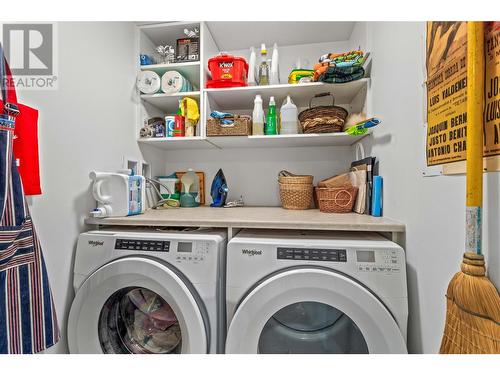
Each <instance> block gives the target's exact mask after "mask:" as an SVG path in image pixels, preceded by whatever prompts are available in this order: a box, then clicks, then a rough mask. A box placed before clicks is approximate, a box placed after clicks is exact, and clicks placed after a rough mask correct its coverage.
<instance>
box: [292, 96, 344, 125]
mask: <svg viewBox="0 0 500 375" xmlns="http://www.w3.org/2000/svg"><path fill="white" fill-rule="evenodd" d="M324 96H331V97H332V105H331V106H317V107H313V106H312V101H313V100H314V99H315V98H320V97H324ZM347 115H348V112H347V111H346V110H345V109H344V108H342V107H339V106H336V105H335V98H334V97H333V95H332V94H330V93H322V94H317V95H315V96H313V97H312V98H311V100H310V101H309V108H308V109H306V110H304V111H302V112H300V114H299V122H300V125H301V126H302V131H303V133H305V134H310V133H336V132H341V131H342V130H343V127H344V122H345V119H346V117H347Z"/></svg>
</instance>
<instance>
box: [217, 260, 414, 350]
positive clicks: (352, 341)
mask: <svg viewBox="0 0 500 375" xmlns="http://www.w3.org/2000/svg"><path fill="white" fill-rule="evenodd" d="M226 352H227V353H317V354H320V353H406V344H405V340H404V338H403V335H402V334H401V331H400V329H399V327H398V325H397V323H396V321H395V319H394V318H393V316H392V315H391V313H390V312H389V311H388V310H387V308H386V307H385V305H384V304H383V303H382V302H381V301H380V300H379V299H378V298H377V297H376V296H374V295H373V293H372V292H370V291H369V290H368V289H367V288H366V287H364V286H363V285H361V284H359V283H358V282H357V281H355V280H353V279H351V278H349V277H347V276H345V275H343V274H341V273H338V272H335V271H334V270H330V269H323V268H294V269H288V270H284V271H282V272H280V273H278V274H274V275H272V276H270V277H268V278H266V279H264V280H262V281H261V282H259V283H258V284H256V285H255V286H254V287H253V288H252V289H251V290H250V292H249V293H247V294H246V295H245V296H244V297H243V299H242V301H240V303H239V305H238V306H237V308H236V311H235V314H234V316H233V317H232V319H231V320H230V325H229V329H228V333H227V340H226Z"/></svg>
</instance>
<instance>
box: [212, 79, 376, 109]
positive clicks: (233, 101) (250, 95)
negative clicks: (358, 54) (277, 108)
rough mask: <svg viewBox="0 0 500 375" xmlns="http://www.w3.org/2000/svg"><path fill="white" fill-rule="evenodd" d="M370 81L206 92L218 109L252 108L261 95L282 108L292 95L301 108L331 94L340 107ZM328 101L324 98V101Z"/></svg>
mask: <svg viewBox="0 0 500 375" xmlns="http://www.w3.org/2000/svg"><path fill="white" fill-rule="evenodd" d="M369 82H370V78H362V79H359V80H356V81H352V82H347V83H331V84H330V83H323V82H309V83H300V84H282V85H268V86H245V87H234V88H223V89H204V91H205V92H207V94H208V97H209V98H210V99H211V101H212V102H214V103H213V104H214V105H212V107H213V108H216V109H218V110H223V111H227V110H235V109H251V108H253V101H254V98H255V95H261V96H262V100H263V101H264V103H266V102H268V101H269V98H270V97H271V96H274V99H275V100H276V103H277V104H278V105H281V103H282V102H283V100H285V99H286V97H287V95H290V97H291V98H292V100H293V102H294V103H295V105H297V106H298V107H307V106H309V100H310V99H311V98H312V97H313V96H314V95H316V94H321V93H324V92H330V93H332V94H333V96H334V97H335V103H336V104H347V103H351V102H352V100H353V99H354V98H355V97H356V95H358V93H359V91H360V90H362V89H364V90H366V89H367V87H368V83H369ZM326 100H328V99H327V98H325V99H323V101H324V102H326Z"/></svg>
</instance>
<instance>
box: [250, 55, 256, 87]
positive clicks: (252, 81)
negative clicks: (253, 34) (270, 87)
mask: <svg viewBox="0 0 500 375" xmlns="http://www.w3.org/2000/svg"><path fill="white" fill-rule="evenodd" d="M256 59H257V58H256V55H255V48H253V47H250V59H249V61H248V85H249V86H255V85H256V84H257V80H256V79H255V70H256V67H255V61H256Z"/></svg>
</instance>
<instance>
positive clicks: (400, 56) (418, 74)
mask: <svg viewBox="0 0 500 375" xmlns="http://www.w3.org/2000/svg"><path fill="white" fill-rule="evenodd" d="M368 31H369V45H371V51H372V56H373V67H372V69H373V70H372V90H373V97H372V105H373V107H372V108H373V112H374V114H375V115H377V116H379V117H380V118H381V119H382V121H383V124H382V125H381V126H380V127H379V128H377V130H376V131H375V135H374V137H373V139H372V140H370V141H368V142H367V144H366V146H367V149H368V150H370V149H371V151H372V152H371V154H372V155H374V156H376V157H377V158H379V160H380V174H381V175H382V176H383V177H384V189H385V190H384V214H385V215H386V216H388V217H391V218H394V219H399V220H401V221H403V222H404V223H406V225H407V233H406V255H407V263H408V267H407V270H408V283H409V297H410V323H409V334H408V338H409V350H410V351H411V352H417V353H420V352H424V353H436V352H437V351H438V350H439V344H440V340H441V334H442V331H443V327H444V318H445V293H446V288H447V285H448V282H449V281H450V279H451V277H452V275H453V274H454V273H455V272H457V271H458V270H459V265H460V262H461V259H462V253H463V251H464V241H465V239H464V238H465V235H464V233H465V229H464V228H465V225H464V222H465V210H464V205H465V178H464V177H463V176H455V177H452V176H439V177H426V178H424V177H423V176H422V167H423V163H424V155H425V149H424V143H423V142H424V137H425V130H424V127H423V123H424V113H423V109H422V108H423V107H422V105H423V103H424V94H425V92H424V88H423V86H422V82H423V81H424V74H423V72H424V70H423V69H424V68H423V61H424V58H423V47H422V46H423V44H422V43H423V38H424V35H425V34H424V32H425V23H388V22H375V23H370V24H369V27H368ZM499 182H500V178H499V174H498V173H489V174H487V175H486V176H485V202H484V206H485V213H484V222H485V230H484V244H483V245H484V248H485V253H486V260H487V264H488V271H489V276H490V278H491V279H492V280H493V281H494V283H495V284H496V286H497V288H498V287H499V286H500V252H499V244H500V236H499V233H498V227H499V224H500V223H499V218H498V212H500V210H499V208H500V194H499V189H498V187H499Z"/></svg>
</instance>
